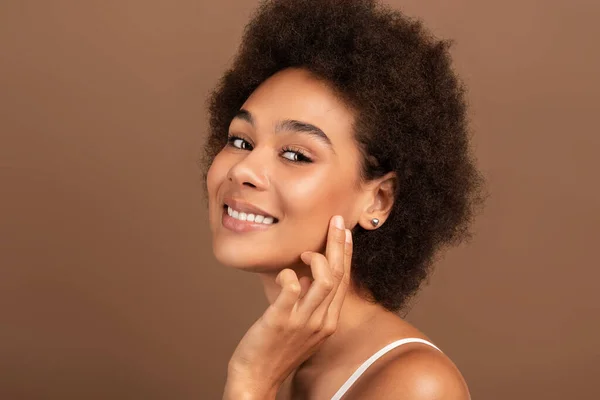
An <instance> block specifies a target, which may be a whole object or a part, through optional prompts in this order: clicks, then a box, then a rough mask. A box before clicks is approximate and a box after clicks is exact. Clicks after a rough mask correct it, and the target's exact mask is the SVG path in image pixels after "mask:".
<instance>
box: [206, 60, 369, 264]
mask: <svg viewBox="0 0 600 400" xmlns="http://www.w3.org/2000/svg"><path fill="white" fill-rule="evenodd" d="M353 121H354V116H353V113H352V111H351V110H350V109H349V108H348V107H347V106H346V105H345V104H344V103H343V102H342V101H341V100H339V99H338V97H337V96H336V95H335V93H334V92H333V91H332V90H331V89H330V88H329V87H328V86H327V85H326V84H325V83H323V82H322V81H319V80H317V79H315V78H314V77H313V76H312V75H310V73H309V72H307V71H305V70H301V69H287V70H283V71H280V72H279V73H277V74H275V75H274V76H272V77H271V78H269V79H268V80H266V81H265V82H263V84H262V85H261V86H259V87H258V88H257V89H256V90H255V91H254V92H253V93H252V95H251V96H250V97H249V98H248V99H247V101H246V102H245V103H244V105H243V106H242V107H241V109H240V112H239V113H238V115H237V116H236V117H235V118H234V119H233V121H232V122H231V125H230V127H229V133H228V134H229V142H228V144H227V145H226V146H225V147H224V148H223V149H222V150H221V152H220V153H219V154H218V155H217V156H216V157H215V159H214V161H213V163H212V165H211V167H210V169H209V171H208V175H207V188H208V200H209V220H210V227H211V231H212V235H213V251H214V254H215V257H216V258H217V260H218V261H219V262H221V263H222V264H224V265H228V266H232V267H235V268H240V269H246V270H250V271H254V272H267V271H274V270H275V269H282V268H286V267H288V266H290V265H293V264H296V263H299V262H300V258H299V257H300V254H301V253H302V252H304V251H307V250H310V251H323V249H324V244H325V240H326V234H327V228H328V224H329V220H330V218H331V217H332V216H333V215H338V214H339V215H342V216H343V217H344V220H345V222H346V227H352V226H354V225H355V224H356V222H357V220H358V218H359V217H360V215H361V212H362V211H363V208H364V204H365V203H364V199H365V197H364V196H363V195H364V194H365V191H364V190H363V189H361V188H362V186H361V184H360V179H359V171H360V168H359V166H360V157H361V155H360V153H359V150H358V147H357V144H356V142H355V140H354V138H353V129H352V124H353ZM227 206H229V207H231V209H229V210H228V208H229V207H227ZM242 213H243V214H242ZM230 214H232V215H230ZM250 214H252V215H250ZM248 215H250V219H253V218H254V219H255V220H254V222H250V221H248ZM257 215H261V216H262V217H265V219H262V218H261V217H258V219H257V217H256V216H257ZM244 218H245V219H246V221H242V220H240V219H244ZM269 218H272V219H273V223H269V222H270V220H269Z"/></svg>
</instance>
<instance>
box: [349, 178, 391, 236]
mask: <svg viewBox="0 0 600 400" xmlns="http://www.w3.org/2000/svg"><path fill="white" fill-rule="evenodd" d="M397 185H398V178H397V177H396V173H395V172H388V173H387V174H386V175H384V176H382V177H381V178H378V179H375V180H373V181H371V182H369V183H368V184H367V188H366V197H365V203H364V207H363V211H362V214H361V216H360V218H359V219H358V223H359V224H360V226H362V227H363V228H364V229H368V230H371V229H377V228H378V227H380V226H381V225H382V224H383V223H384V222H385V220H386V219H387V217H388V216H389V215H390V212H391V211H392V207H393V206H394V201H395V200H396V187H397ZM374 218H376V219H377V220H379V223H378V224H377V225H374V224H373V222H372V221H373V219H374Z"/></svg>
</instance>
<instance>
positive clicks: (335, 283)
mask: <svg viewBox="0 0 600 400" xmlns="http://www.w3.org/2000/svg"><path fill="white" fill-rule="evenodd" d="M336 220H337V221H338V223H339V224H340V225H339V226H340V227H341V228H339V227H336V224H335V222H336ZM300 257H301V259H302V261H303V262H304V263H305V264H307V265H309V266H310V268H311V271H312V275H313V277H314V281H313V282H312V284H311V283H310V282H307V281H303V282H302V283H301V282H300V281H299V280H298V277H297V275H296V273H295V272H294V271H293V270H291V269H289V268H286V269H284V270H282V271H281V272H280V273H279V274H278V275H277V278H276V282H277V284H278V285H279V286H281V292H280V293H279V295H278V297H277V298H276V299H275V301H274V302H273V304H271V305H270V306H269V307H268V308H267V310H266V311H265V312H264V314H263V315H262V316H261V317H260V318H259V319H258V321H256V322H255V323H254V325H252V327H250V329H249V330H248V332H246V334H245V335H244V337H243V338H242V340H241V341H240V343H239V344H238V346H237V348H236V349H235V351H234V353H233V356H232V357H231V360H230V361H229V371H228V372H229V374H228V380H227V387H228V388H232V387H237V388H240V387H241V386H244V387H245V388H244V391H246V392H253V393H255V394H256V395H257V396H258V397H257V398H265V396H267V397H271V398H274V396H275V394H276V393H277V390H278V389H279V386H280V385H281V384H282V382H283V381H284V380H285V379H286V378H287V376H288V375H289V374H290V373H291V372H292V371H293V370H294V369H295V368H297V367H298V366H299V365H300V364H302V362H304V361H306V359H308V358H309V357H310V356H311V355H312V354H314V353H315V352H316V350H317V348H318V347H319V346H320V345H321V344H322V343H323V342H324V341H325V340H326V339H327V338H328V337H329V336H330V335H331V334H333V333H334V332H335V330H336V328H337V323H338V319H339V315H340V310H341V308H342V304H343V301H344V298H345V296H346V292H347V290H348V286H349V284H350V264H351V261H352V237H351V233H350V230H348V229H344V221H343V219H342V217H341V216H337V217H333V218H332V219H331V221H330V224H329V231H328V233H327V247H326V251H325V255H323V254H320V253H316V252H309V251H307V252H304V253H302V254H301V255H300ZM308 286H310V287H308ZM303 287H304V290H303ZM260 396H262V397H260Z"/></svg>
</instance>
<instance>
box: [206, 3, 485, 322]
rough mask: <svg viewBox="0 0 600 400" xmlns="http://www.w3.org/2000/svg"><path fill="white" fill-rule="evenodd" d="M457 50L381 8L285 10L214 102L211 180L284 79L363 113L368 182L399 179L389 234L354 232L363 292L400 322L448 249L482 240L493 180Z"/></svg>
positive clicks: (267, 13)
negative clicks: (305, 80) (280, 76)
mask: <svg viewBox="0 0 600 400" xmlns="http://www.w3.org/2000/svg"><path fill="white" fill-rule="evenodd" d="M448 47H449V43H448V42H447V41H443V40H437V39H435V38H433V37H432V36H431V35H430V34H429V33H428V32H427V31H426V30H425V29H424V28H423V26H422V23H421V22H420V21H418V20H412V19H410V18H407V17H406V16H405V15H403V14H402V13H400V12H399V11H395V10H392V9H390V8H388V7H385V6H382V5H379V4H377V3H376V2H375V1H371V0H274V1H264V2H262V3H261V4H260V6H259V8H258V10H257V11H256V13H255V15H254V16H253V18H252V19H251V21H250V22H249V24H248V25H247V26H246V29H245V33H244V37H243V40H242V43H241V46H240V48H239V51H238V53H237V56H236V58H235V60H234V62H233V65H232V67H231V68H230V69H229V70H228V71H227V72H226V73H225V74H224V76H223V77H222V78H221V81H220V82H219V84H218V86H217V88H216V89H215V90H214V92H213V93H212V95H211V97H210V98H209V111H210V132H209V137H208V140H207V142H206V146H205V156H204V158H203V168H204V176H205V177H206V173H207V170H208V168H209V166H210V164H211V163H212V160H213V159H214V157H215V156H216V154H217V153H218V152H219V151H220V150H221V149H222V148H223V146H225V145H226V142H227V133H228V129H229V124H230V123H231V120H232V118H233V117H234V115H235V114H236V112H237V111H238V110H239V109H240V107H241V106H242V104H243V103H244V102H245V101H246V99H247V98H248V97H249V96H250V94H251V93H252V92H253V91H254V90H255V89H256V88H257V87H258V86H259V85H260V84H261V83H262V82H264V81H265V80H266V79H267V78H269V77H270V76H272V75H273V74H274V73H276V72H278V71H280V70H283V69H286V68H290V67H298V68H304V69H306V70H308V71H310V72H311V73H312V74H313V75H314V76H315V77H317V78H319V79H322V80H324V81H325V82H327V83H328V84H329V85H330V86H331V87H332V88H333V89H334V90H335V91H336V93H338V94H339V95H340V96H341V97H342V99H343V100H344V101H346V102H347V103H348V104H349V105H350V106H351V107H352V108H353V109H354V110H356V116H355V117H356V122H355V132H354V135H355V139H356V143H357V145H358V146H359V148H360V150H361V152H362V154H363V160H362V165H361V166H360V173H361V177H362V179H364V180H371V179H374V178H378V177H381V176H383V175H384V174H386V173H387V172H390V171H395V172H396V174H397V177H398V185H397V188H396V198H395V202H394V206H393V209H392V211H391V214H390V215H389V218H388V219H387V220H386V222H385V223H384V224H383V225H382V226H380V227H379V228H378V229H375V230H370V231H369V230H365V229H363V228H361V227H360V226H359V225H357V226H356V228H355V229H354V232H353V239H354V256H353V264H352V281H353V283H354V284H355V285H357V287H359V288H361V289H363V290H364V289H366V290H367V292H368V293H369V294H370V297H371V298H370V300H371V301H375V302H377V303H380V304H381V305H383V306H384V307H385V308H387V309H389V310H393V311H397V310H399V309H400V308H401V307H402V306H403V305H405V304H406V302H407V300H408V299H409V298H410V297H411V296H412V295H414V294H415V293H416V292H417V290H418V289H419V286H420V285H421V283H422V281H423V280H424V279H425V278H426V277H427V275H428V272H429V270H430V267H431V265H432V263H433V261H434V258H435V255H436V254H437V252H438V250H440V249H441V248H443V247H445V246H447V245H451V244H458V243H460V242H461V241H462V240H463V239H467V238H468V237H469V236H470V232H469V229H468V228H469V225H470V222H471V220H472V219H473V216H474V211H475V210H476V208H477V207H476V206H477V205H479V204H482V200H483V195H482V188H483V178H482V177H481V175H480V173H479V172H478V171H477V169H476V167H475V163H474V159H473V157H472V154H471V152H470V149H469V131H468V123H467V122H468V121H467V113H466V103H465V98H464V95H465V89H464V87H463V85H462V84H461V83H460V81H459V80H458V78H457V76H456V74H455V73H454V71H453V69H452V67H451V59H450V54H449V51H448Z"/></svg>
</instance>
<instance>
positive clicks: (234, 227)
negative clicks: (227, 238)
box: [221, 207, 276, 233]
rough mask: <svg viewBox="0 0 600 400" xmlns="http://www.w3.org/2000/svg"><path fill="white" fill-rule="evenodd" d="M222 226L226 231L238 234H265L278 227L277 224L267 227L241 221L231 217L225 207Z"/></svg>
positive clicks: (260, 223) (259, 223)
mask: <svg viewBox="0 0 600 400" xmlns="http://www.w3.org/2000/svg"><path fill="white" fill-rule="evenodd" d="M221 224H222V225H223V227H224V228H225V229H228V230H230V231H233V232H236V233H245V232H264V231H266V230H268V229H271V228H272V227H273V226H276V224H275V223H273V224H268V225H267V224H263V223H262V222H249V221H240V220H239V219H235V218H233V217H231V216H229V214H227V209H226V208H225V207H223V213H222V215H221Z"/></svg>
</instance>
